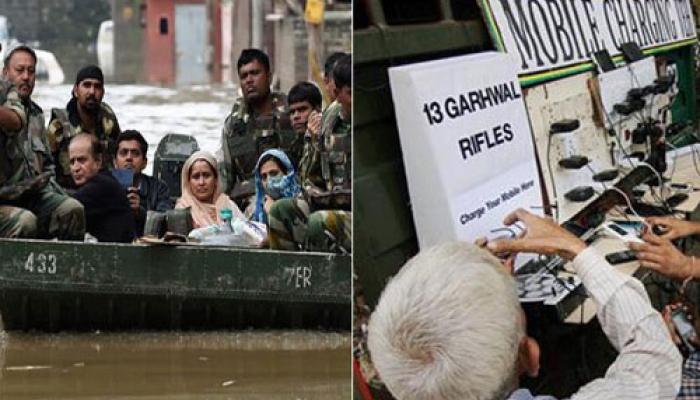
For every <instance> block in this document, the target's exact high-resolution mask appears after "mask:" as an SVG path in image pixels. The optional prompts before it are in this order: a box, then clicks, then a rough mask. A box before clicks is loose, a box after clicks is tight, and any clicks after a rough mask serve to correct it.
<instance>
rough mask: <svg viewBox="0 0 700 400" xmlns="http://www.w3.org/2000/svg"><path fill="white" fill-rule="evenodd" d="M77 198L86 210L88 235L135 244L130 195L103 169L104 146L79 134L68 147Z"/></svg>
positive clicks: (93, 136)
mask: <svg viewBox="0 0 700 400" xmlns="http://www.w3.org/2000/svg"><path fill="white" fill-rule="evenodd" d="M68 156H69V160H70V172H71V176H72V177H73V182H74V184H75V186H76V187H77V190H76V191H75V193H74V194H73V197H75V198H76V199H77V200H78V201H79V202H80V203H82V205H83V206H84V207H85V218H86V225H87V227H86V231H87V232H88V233H89V234H91V235H92V236H94V237H95V238H97V240H98V241H100V242H125V243H128V242H131V241H132V240H133V239H134V237H135V227H134V213H133V211H132V210H131V207H130V206H129V201H128V200H127V197H126V191H124V189H122V187H121V186H120V185H119V182H117V180H116V179H114V177H113V176H112V174H111V173H110V172H109V171H106V170H103V169H102V162H103V161H102V160H104V159H105V158H104V157H105V155H104V150H103V148H102V143H101V142H100V141H99V140H98V139H97V137H95V135H92V134H89V133H79V134H78V135H76V136H74V137H73V138H71V141H70V144H69V145H68Z"/></svg>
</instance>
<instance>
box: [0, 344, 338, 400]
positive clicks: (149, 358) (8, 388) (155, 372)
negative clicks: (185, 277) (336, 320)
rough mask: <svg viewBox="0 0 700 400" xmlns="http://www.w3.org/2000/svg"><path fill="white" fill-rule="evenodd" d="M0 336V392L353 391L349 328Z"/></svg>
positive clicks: (204, 394) (211, 394)
mask: <svg viewBox="0 0 700 400" xmlns="http://www.w3.org/2000/svg"><path fill="white" fill-rule="evenodd" d="M0 343H2V344H3V345H4V346H3V348H2V350H3V352H0V363H1V365H2V370H1V371H2V377H1V378H0V399H3V400H5V399H43V398H46V399H49V398H50V399H98V398H99V399H103V398H110V399H149V400H150V399H310V400H313V399H319V400H320V399H324V400H325V399H349V398H350V397H351V394H350V393H351V385H350V375H351V372H350V371H351V369H350V335H349V333H319V332H301V331H294V332H259V331H255V332H253V331H251V332H238V333H232V332H216V333H129V334H107V333H103V334H58V335H48V334H19V333H8V334H5V335H4V337H3V338H2V339H0ZM3 353H4V354H3Z"/></svg>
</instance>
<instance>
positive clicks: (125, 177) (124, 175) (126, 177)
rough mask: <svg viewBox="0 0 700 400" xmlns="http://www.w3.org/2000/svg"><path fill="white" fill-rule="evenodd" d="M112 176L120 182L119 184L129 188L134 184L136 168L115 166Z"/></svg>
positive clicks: (126, 188) (125, 188)
mask: <svg viewBox="0 0 700 400" xmlns="http://www.w3.org/2000/svg"><path fill="white" fill-rule="evenodd" d="M111 172H112V176H113V177H114V179H116V180H117V182H119V185H120V186H121V187H122V188H124V190H128V189H129V188H130V187H131V186H133V184H134V170H132V169H129V168H124V169H121V168H114V169H112V171H111Z"/></svg>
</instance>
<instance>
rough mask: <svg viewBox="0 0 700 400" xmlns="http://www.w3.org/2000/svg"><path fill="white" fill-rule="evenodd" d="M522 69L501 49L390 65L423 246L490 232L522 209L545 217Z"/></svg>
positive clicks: (417, 225) (404, 155)
mask: <svg viewBox="0 0 700 400" xmlns="http://www.w3.org/2000/svg"><path fill="white" fill-rule="evenodd" d="M517 71H518V66H517V64H516V63H515V62H514V60H513V59H512V57H510V56H508V55H506V54H503V53H496V52H488V53H480V54H475V55H469V56H463V57H454V58H449V59H444V60H438V61H431V62H425V63H419V64H412V65H408V66H402V67H396V68H390V69H389V78H390V81H391V91H392V95H393V99H394V107H395V110H396V120H397V123H398V128H399V137H400V140H401V149H402V152H403V157H404V164H405V167H406V177H407V179H408V188H409V192H410V195H411V205H412V211H413V217H414V221H415V224H416V231H417V234H418V241H419V244H420V246H421V247H424V246H430V245H433V244H437V243H441V242H444V241H448V240H457V239H459V240H467V241H472V240H474V239H476V238H477V237H482V236H487V237H493V236H494V233H493V232H494V231H497V230H498V229H499V228H503V225H502V221H503V217H504V216H505V215H506V214H508V213H509V212H511V211H513V210H515V209H516V208H518V207H523V208H525V209H529V210H531V211H533V212H535V213H538V214H541V204H542V199H541V192H540V185H539V179H538V175H537V167H536V164H535V152H534V148H533V142H532V135H531V132H530V125H529V123H528V119H527V114H526V111H525V104H524V102H523V94H522V92H521V89H520V85H519V83H518V79H517Z"/></svg>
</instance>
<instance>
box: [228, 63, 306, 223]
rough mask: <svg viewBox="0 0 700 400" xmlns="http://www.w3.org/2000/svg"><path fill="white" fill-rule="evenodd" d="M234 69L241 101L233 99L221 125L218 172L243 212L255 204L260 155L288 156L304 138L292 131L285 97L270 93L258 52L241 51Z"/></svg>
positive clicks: (268, 74) (266, 70)
mask: <svg viewBox="0 0 700 400" xmlns="http://www.w3.org/2000/svg"><path fill="white" fill-rule="evenodd" d="M237 67H238V78H239V80H240V86H241V90H242V92H243V97H239V98H238V99H236V102H235V103H234V105H233V110H232V111H231V114H229V116H228V117H226V121H225V122H224V129H223V132H222V135H221V141H222V145H223V155H224V159H223V164H220V165H219V170H220V175H221V178H222V183H223V192H224V193H228V194H229V195H230V196H231V198H232V199H233V200H234V201H235V202H236V203H237V204H238V205H239V206H240V208H241V209H242V210H244V209H246V207H247V206H248V205H249V204H251V202H252V203H254V200H255V183H254V170H255V163H256V162H257V161H258V158H259V157H260V155H261V154H262V153H263V152H264V151H265V150H267V149H270V148H281V149H283V150H284V151H285V152H286V153H288V154H290V149H292V148H300V147H303V141H304V138H303V135H301V136H298V135H295V134H294V132H293V130H292V126H291V123H290V120H289V114H288V113H287V99H286V98H285V95H284V94H282V93H278V92H271V91H270V81H271V72H270V61H269V59H268V57H267V55H266V54H265V53H263V52H262V51H260V50H258V49H246V50H243V51H242V52H241V56H240V57H239V58H238V63H237ZM293 162H295V163H298V160H296V161H293Z"/></svg>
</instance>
